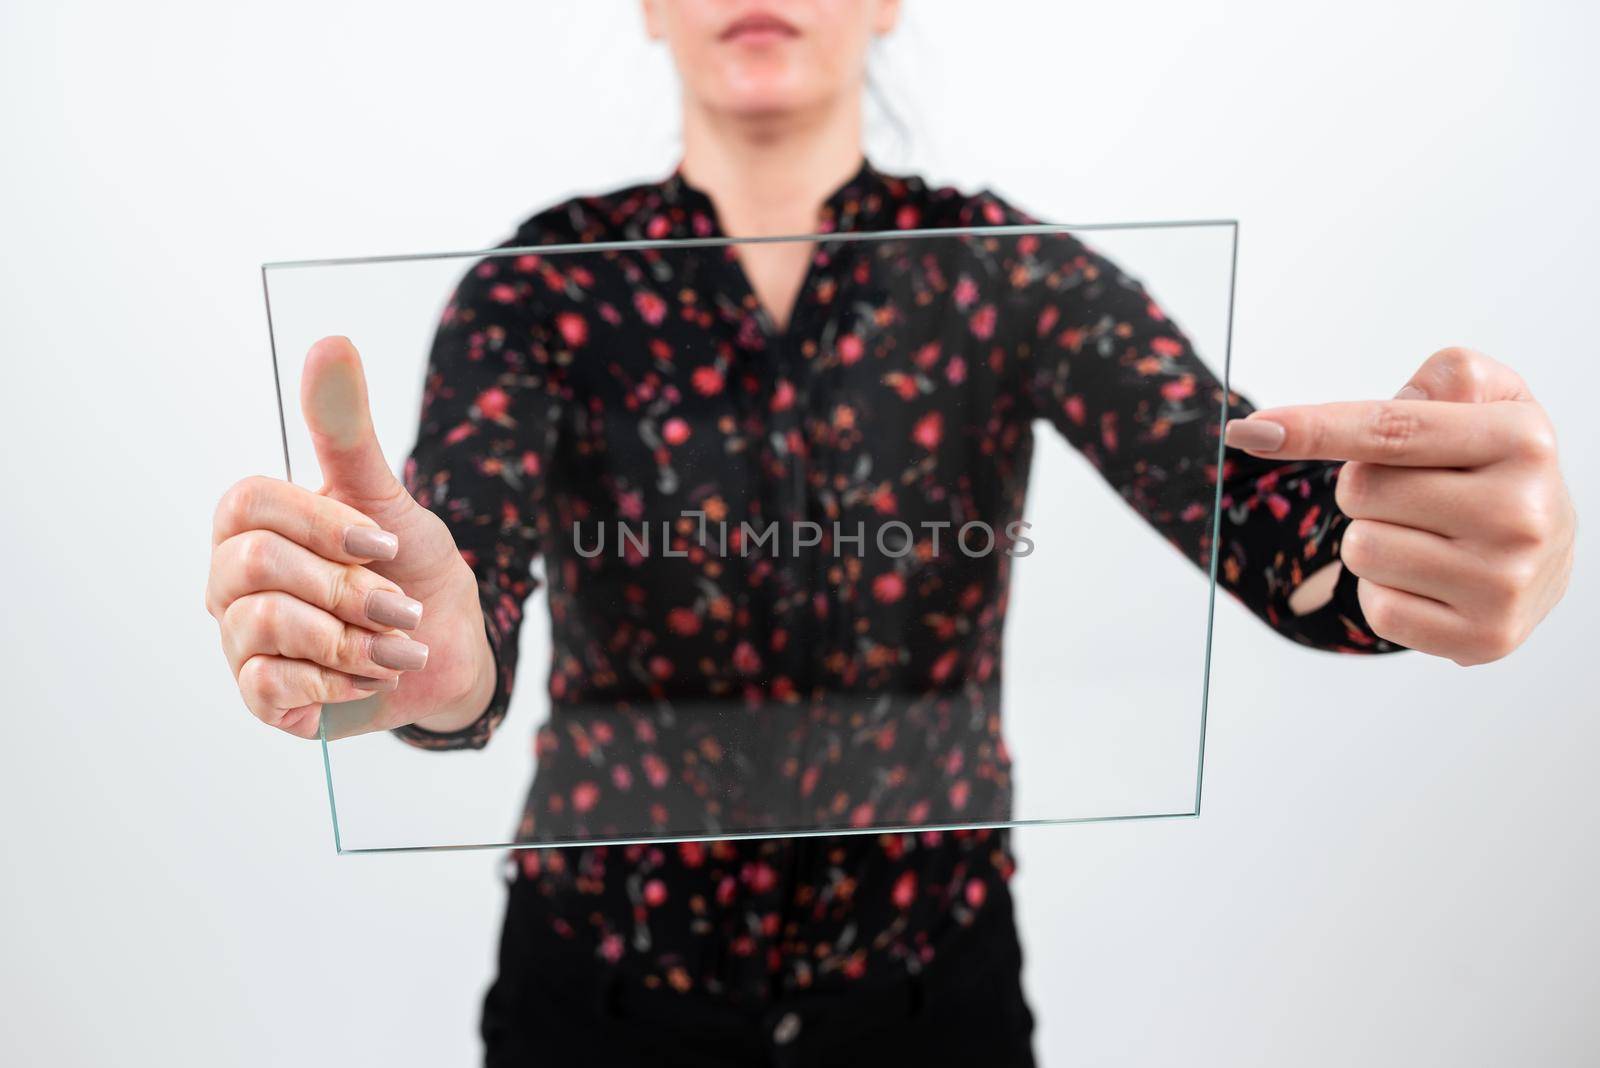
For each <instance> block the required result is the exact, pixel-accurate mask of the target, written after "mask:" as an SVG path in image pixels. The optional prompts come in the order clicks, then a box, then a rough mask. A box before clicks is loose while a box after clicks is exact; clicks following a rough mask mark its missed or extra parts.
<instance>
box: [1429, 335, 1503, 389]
mask: <svg viewBox="0 0 1600 1068" xmlns="http://www.w3.org/2000/svg"><path fill="white" fill-rule="evenodd" d="M1428 362H1429V363H1430V364H1431V365H1432V367H1431V369H1432V370H1433V372H1434V373H1435V374H1436V375H1438V376H1439V377H1440V378H1442V379H1444V380H1445V381H1446V382H1449V383H1450V384H1451V385H1454V386H1457V387H1462V386H1464V387H1466V391H1467V392H1470V393H1476V392H1477V390H1478V389H1479V388H1480V387H1482V386H1483V385H1484V384H1485V383H1486V382H1487V381H1488V377H1489V368H1488V366H1487V364H1486V362H1485V361H1484V358H1483V357H1482V356H1480V355H1478V353H1476V352H1473V351H1472V350H1471V349H1466V348H1462V347H1461V346H1459V345H1451V346H1449V347H1448V348H1443V349H1440V350H1439V351H1438V352H1436V353H1434V355H1433V357H1432V358H1431V359H1430V360H1429V361H1428Z"/></svg>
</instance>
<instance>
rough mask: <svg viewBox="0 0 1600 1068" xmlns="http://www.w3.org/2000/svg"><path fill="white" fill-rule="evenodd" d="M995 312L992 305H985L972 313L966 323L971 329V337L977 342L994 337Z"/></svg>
mask: <svg viewBox="0 0 1600 1068" xmlns="http://www.w3.org/2000/svg"><path fill="white" fill-rule="evenodd" d="M994 323H995V310H994V305H993V304H985V305H984V306H983V307H981V308H979V309H978V310H977V311H975V312H973V313H972V319H971V320H970V322H969V323H968V325H969V326H971V327H972V336H973V337H975V338H977V339H978V340H979V341H987V340H989V338H991V337H993V336H994Z"/></svg>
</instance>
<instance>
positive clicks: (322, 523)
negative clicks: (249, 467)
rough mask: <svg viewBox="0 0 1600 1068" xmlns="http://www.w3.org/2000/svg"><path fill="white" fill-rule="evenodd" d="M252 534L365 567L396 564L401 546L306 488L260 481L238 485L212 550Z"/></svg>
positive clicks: (227, 498)
mask: <svg viewBox="0 0 1600 1068" xmlns="http://www.w3.org/2000/svg"><path fill="white" fill-rule="evenodd" d="M247 530H270V531H272V532H274V533H276V534H282V535H283V536H284V537H286V538H288V539H289V540H290V541H293V542H297V543H298V544H300V545H303V546H305V547H306V548H307V549H310V550H311V551H312V552H314V553H316V554H317V555H318V556H320V557H322V558H323V559H325V560H332V561H334V562H335V563H341V564H360V563H366V562H367V561H369V560H379V561H382V560H393V559H394V558H395V556H396V554H397V553H398V552H399V550H400V542H399V539H397V538H396V537H395V536H394V535H393V534H391V533H389V532H388V531H386V530H384V529H382V528H381V527H379V526H378V524H376V523H374V522H373V521H372V520H371V519H368V518H367V517H366V516H365V515H364V514H362V513H361V512H358V511H357V510H356V509H354V508H352V507H350V506H349V505H348V504H343V503H341V502H339V501H336V500H334V499H333V498H331V497H324V496H323V495H322V494H320V493H312V492H311V491H310V490H308V489H306V488H305V487H304V486H297V485H295V484H294V483H293V482H284V481H282V480H281V479H276V478H267V477H266V476H264V475H255V476H252V477H250V478H247V479H244V480H243V481H240V482H237V483H235V484H234V485H233V486H232V488H230V489H229V490H228V492H227V493H224V494H223V495H222V500H221V501H220V502H218V504H217V512H216V515H215V517H214V518H213V520H212V528H211V544H212V545H213V546H217V545H221V544H222V543H223V542H225V541H227V540H228V539H229V538H231V537H234V536H235V535H238V534H243V533H244V532H245V531H247Z"/></svg>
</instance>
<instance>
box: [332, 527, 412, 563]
mask: <svg viewBox="0 0 1600 1068" xmlns="http://www.w3.org/2000/svg"><path fill="white" fill-rule="evenodd" d="M344 551H345V552H347V553H349V554H350V555H351V556H359V557H362V558H363V559H366V560H393V559H394V558H395V555H396V554H397V553H399V552H400V539H399V538H397V537H395V536H394V535H393V534H390V533H389V532H388V531H387V530H379V529H378V528H377V527H345V528H344Z"/></svg>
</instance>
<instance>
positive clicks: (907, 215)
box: [894, 204, 922, 230]
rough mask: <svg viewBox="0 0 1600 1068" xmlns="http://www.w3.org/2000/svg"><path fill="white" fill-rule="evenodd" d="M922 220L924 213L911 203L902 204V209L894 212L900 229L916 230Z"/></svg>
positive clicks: (896, 226)
mask: <svg viewBox="0 0 1600 1068" xmlns="http://www.w3.org/2000/svg"><path fill="white" fill-rule="evenodd" d="M921 221H922V214H921V213H920V212H918V211H917V209H916V208H915V207H913V206H912V205H910V204H902V205H900V210H898V211H896V212H895V213H894V225H895V228H896V229H899V230H915V229H916V228H917V224H918V223H919V222H921Z"/></svg>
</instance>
